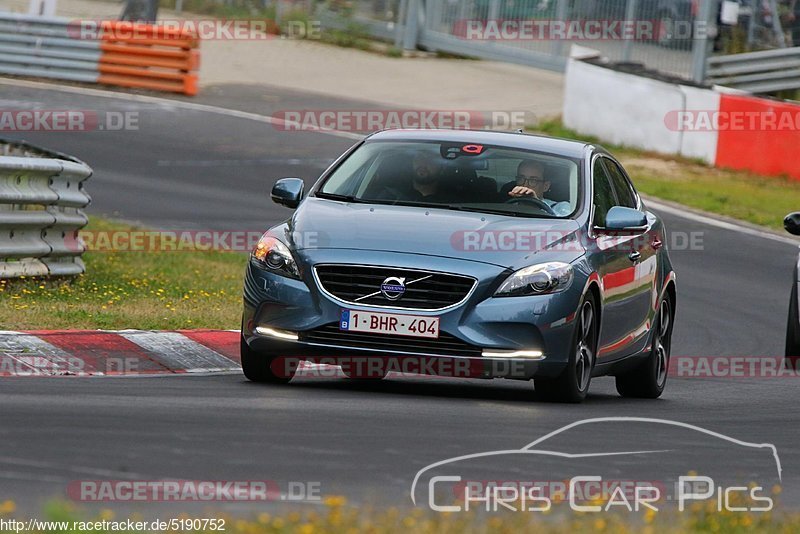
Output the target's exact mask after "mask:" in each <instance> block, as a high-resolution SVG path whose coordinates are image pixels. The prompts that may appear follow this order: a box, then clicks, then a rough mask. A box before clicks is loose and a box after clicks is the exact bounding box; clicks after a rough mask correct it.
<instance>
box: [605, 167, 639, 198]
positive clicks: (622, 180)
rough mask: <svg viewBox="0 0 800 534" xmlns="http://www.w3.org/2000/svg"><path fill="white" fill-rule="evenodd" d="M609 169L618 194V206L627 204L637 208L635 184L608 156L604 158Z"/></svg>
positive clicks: (612, 183) (613, 185)
mask: <svg viewBox="0 0 800 534" xmlns="http://www.w3.org/2000/svg"><path fill="white" fill-rule="evenodd" d="M602 160H603V161H604V162H605V164H606V169H608V175H609V177H610V178H611V185H612V187H613V188H614V192H615V193H616V194H617V200H618V202H617V206H625V207H626V208H636V195H635V194H634V192H633V186H632V185H631V183H630V182H629V181H628V178H626V177H625V173H624V172H623V171H622V169H620V168H619V165H617V164H616V163H615V162H613V161H611V160H610V159H608V158H602Z"/></svg>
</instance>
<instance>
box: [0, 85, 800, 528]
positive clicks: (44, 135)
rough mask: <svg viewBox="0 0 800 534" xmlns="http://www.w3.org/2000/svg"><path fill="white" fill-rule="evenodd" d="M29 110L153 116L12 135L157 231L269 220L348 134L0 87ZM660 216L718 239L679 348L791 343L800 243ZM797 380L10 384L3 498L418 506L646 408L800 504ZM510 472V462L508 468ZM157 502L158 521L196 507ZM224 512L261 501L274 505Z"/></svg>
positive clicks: (116, 212) (690, 299) (637, 428)
mask: <svg viewBox="0 0 800 534" xmlns="http://www.w3.org/2000/svg"><path fill="white" fill-rule="evenodd" d="M193 102H197V103H204V104H209V105H219V106H224V107H227V108H231V109H239V110H243V111H247V112H252V113H259V114H262V115H270V114H271V113H274V112H275V111H276V110H280V109H302V108H314V109H316V108H325V107H339V108H343V109H354V108H357V107H358V106H359V104H358V102H355V101H354V102H343V101H333V100H324V99H320V98H319V97H316V96H306V95H303V94H301V93H296V92H295V93H291V94H288V93H285V92H282V91H278V90H266V89H255V88H249V87H245V86H242V87H226V88H217V89H214V90H210V91H207V92H206V93H205V94H204V95H202V96H201V97H199V98H197V99H195V100H193ZM33 106H35V107H38V108H42V109H85V110H114V111H137V112H138V113H139V130H138V131H121V132H81V133H76V132H60V133H55V132H37V133H35V134H27V133H26V134H24V135H23V134H14V135H12V136H11V137H16V138H26V139H27V140H29V141H32V142H35V143H38V144H42V145H45V146H48V147H54V148H57V149H59V150H61V151H64V152H67V153H70V154H74V155H76V156H77V157H80V158H82V159H84V160H85V161H87V162H88V163H89V164H90V165H91V166H92V167H93V168H94V170H95V175H94V176H93V178H92V179H91V180H90V182H89V183H88V190H89V191H90V193H91V195H92V196H93V198H94V202H93V204H92V206H91V207H90V209H89V212H90V213H93V214H102V215H105V216H113V217H117V218H120V219H125V220H131V221H138V222H141V223H143V224H147V225H149V226H152V227H158V228H197V229H222V230H231V229H235V230H239V229H263V228H266V227H267V226H269V225H270V224H273V223H276V222H278V221H280V220H282V219H284V218H286V217H287V216H288V214H289V213H290V212H289V211H288V210H286V209H284V208H281V207H278V206H276V205H274V204H272V203H271V202H270V201H269V189H270V187H271V185H272V182H273V180H274V179H275V178H278V177H283V176H299V177H302V178H304V179H306V181H307V182H308V183H312V182H313V180H314V179H315V178H316V176H317V175H318V174H319V172H320V171H321V170H322V169H323V168H324V167H325V165H326V163H327V162H329V161H330V160H331V159H332V158H334V157H335V156H336V155H338V154H339V153H340V152H341V151H342V150H343V149H345V148H346V147H348V146H349V145H350V144H352V142H353V141H352V140H351V139H347V138H342V137H335V136H331V135H324V134H320V133H297V132H291V133H290V132H285V131H280V130H279V129H276V128H275V127H273V126H272V125H270V124H267V123H264V122H259V121H256V120H251V119H244V118H236V117H229V116H224V115H220V114H217V113H210V112H207V111H197V110H195V111H192V110H187V109H181V108H180V107H176V106H173V105H169V104H164V103H159V104H156V103H144V102H136V101H131V100H129V99H123V98H120V99H117V98H101V97H97V96H85V95H79V94H74V93H68V92H63V91H60V90H58V88H56V87H52V88H48V89H44V88H32V87H15V86H11V85H3V84H0V107H2V108H4V109H29V108H31V107H33ZM362 107H365V108H366V109H374V108H375V106H374V105H366V106H362ZM662 216H663V218H664V219H665V221H666V224H667V227H668V229H669V230H671V231H672V232H678V231H680V232H699V233H700V234H699V235H701V236H702V243H703V250H673V252H672V258H673V262H674V264H675V269H676V271H677V273H678V317H677V322H676V326H675V332H674V338H673V356H678V355H692V356H775V355H779V354H782V351H783V340H784V332H785V324H786V312H787V308H788V298H789V296H788V295H789V289H790V283H791V280H790V278H791V272H792V265H793V262H794V261H795V257H796V254H797V249H796V247H795V246H793V245H791V244H787V243H784V242H780V241H776V240H770V239H765V238H763V237H758V236H753V235H745V234H741V233H738V232H735V231H731V230H725V229H720V228H716V227H713V226H709V225H706V224H702V223H700V222H696V221H693V220H690V219H686V218H683V217H679V216H675V215H672V214H667V213H664V214H662ZM3 328H13V325H3ZM799 381H800V379H794V378H782V379H736V380H733V379H729V378H722V377H720V378H670V380H669V382H668V385H667V391H666V393H665V395H664V396H663V397H662V398H661V399H659V400H656V401H641V400H625V399H622V398H620V397H618V396H617V395H616V392H615V390H614V385H613V380H612V379H608V378H605V379H595V380H594V381H593V383H592V389H591V392H590V395H589V397H588V399H587V400H586V402H585V403H583V404H581V405H556V404H545V403H541V402H537V401H536V400H535V399H534V396H533V387H532V385H530V384H526V383H518V382H511V381H497V380H496V381H475V380H445V379H435V378H418V379H415V378H405V377H404V378H390V379H389V380H386V381H383V382H380V383H371V382H366V381H347V380H345V379H340V380H316V381H314V380H308V379H306V380H299V381H294V382H293V383H292V384H290V385H287V386H279V387H276V386H260V385H256V384H252V383H248V382H247V381H245V380H244V379H243V377H242V376H240V375H238V374H228V375H210V376H191V377H189V376H181V377H168V378H85V379H74V378H37V379H34V378H26V379H5V380H2V381H0V406H1V407H2V423H0V499H2V498H14V499H15V500H16V501H17V503H18V504H19V505H20V506H21V507H22V509H23V510H28V511H30V512H31V513H35V512H36V511H37V510H39V509H40V508H39V507H40V505H41V503H43V502H44V501H46V500H47V499H49V498H52V497H58V496H63V495H64V493H65V488H66V486H67V484H68V483H69V482H70V481H73V480H77V479H104V478H108V479H139V480H141V479H166V478H171V479H194V480H275V481H276V482H277V483H278V485H279V487H282V488H283V487H285V486H286V484H287V483H288V482H289V481H315V482H319V483H320V487H321V492H322V494H323V495H330V494H344V495H346V496H347V497H348V498H349V499H350V500H351V502H378V503H389V504H395V505H408V504H410V501H409V489H410V484H411V481H412V479H413V477H414V475H415V474H416V472H417V471H418V470H419V469H421V468H423V467H424V466H426V465H427V464H430V463H432V462H435V461H439V460H443V459H446V458H448V457H452V456H458V455H462V454H470V453H475V452H481V451H490V450H496V449H512V448H518V447H522V446H523V445H525V444H527V443H529V442H531V441H533V440H534V439H536V438H538V437H540V436H542V435H544V434H547V433H549V432H552V431H554V430H556V429H558V428H559V427H562V426H564V425H567V424H569V423H573V422H575V421H578V420H581V419H585V418H591V417H609V416H638V417H651V418H662V419H669V420H675V421H680V422H684V423H689V424H693V425H698V426H700V427H703V428H707V429H709V430H712V431H715V432H719V433H722V434H725V435H728V436H731V437H734V438H737V439H739V440H743V441H748V442H755V443H763V442H768V443H773V444H774V445H775V446H776V447H777V451H778V453H779V455H780V460H781V463H782V467H783V495H782V503H783V506H793V505H796V503H798V502H800V445H799V444H800V424H798V423H799V422H800V415H798V413H797V410H796V409H795V406H796V404H797V398H798V394H797V389H798V387H800V382H799ZM654 439H655V440H657V441H658V442H659V443H661V444H662V448H670V449H673V448H678V447H679V445H686V444H687V443H690V442H686V441H682V440H683V438H682V437H680V436H678V435H676V434H674V433H673V432H672V431H671V430H669V429H666V428H648V429H647V430H645V429H644V428H643V427H642V426H641V425H637V424H634V423H630V424H624V425H621V426H613V428H612V427H611V426H609V427H608V428H606V429H605V430H603V429H600V430H595V431H593V432H591V433H585V434H584V435H582V436H580V437H578V438H577V440H578V441H581V440H583V441H584V442H585V443H587V444H591V447H592V449H593V450H595V451H611V450H620V448H622V450H643V449H642V448H643V447H645V448H646V447H648V446H649V445H650V443H649V442H651V441H652V440H654ZM723 449H725V448H724V447H716V446H715V445H713V444H711V445H709V446H704V447H702V448H699V449H697V454H695V456H694V458H693V459H692V460H691V463H690V464H687V463H686V462H687V460H686V459H685V458H683V459H682V458H680V456H679V455H678V456H670V457H669V458H668V459H662V460H659V461H658V463H659V464H660V466H662V467H664V468H665V469H671V470H673V471H677V472H680V473H681V474H682V473H683V472H685V471H686V470H687V466H688V468H692V469H695V470H700V471H703V470H705V469H709V470H713V469H714V468H715V467H718V466H719V465H722V464H721V462H723V458H727V459H728V461H729V460H730V459H731V456H730V454H736V453H735V452H734V453H730V454H729V452H723ZM598 462H600V463H602V462H612V460H598ZM743 462H744V460H743ZM620 466H621V467H620ZM497 467H498V477H499V476H501V475H500V473H501V471H502V469H504V468H506V467H508V466H507V465H498V466H497ZM616 467H618V468H619V469H621V471H619V473H620V474H619V476H621V477H628V478H635V477H636V476H637V473H636V472H635V469H634V468H631V469H633V470H632V471H627V472H626V471H625V470H624V465H622V464H619V465H617V466H616ZM748 468H749V469H751V471H750V472H751V473H754V474H756V475H760V474H761V473H762V472H767V471H769V470H770V469H771V467H770V466H769V465H768V462H767V464H764V465H755V464H753V465H749V466H748ZM773 469H774V468H773ZM552 476H554V477H558V476H559V475H558V474H557V473H555V472H554V473H553V474H552ZM147 506H149V508H147V510H149V512H150V513H153V514H156V515H161V516H162V517H166V516H167V515H169V514H168V512H172V511H177V510H189V509H191V507H189V506H188V505H187V506H182V505H174V504H169V505H168V504H150V505H147ZM112 507H113V506H112ZM219 507H220V508H225V509H230V510H242V511H252V510H256V511H257V510H260V509H262V508H263V505H260V504H259V505H255V504H245V503H239V504H236V505H231V504H223V505H219Z"/></svg>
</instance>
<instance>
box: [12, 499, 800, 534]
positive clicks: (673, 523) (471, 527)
mask: <svg viewBox="0 0 800 534" xmlns="http://www.w3.org/2000/svg"><path fill="white" fill-rule="evenodd" d="M322 504H323V506H319V507H315V508H314V509H313V510H309V509H308V508H306V509H301V510H300V511H291V512H282V513H275V514H269V513H261V514H259V515H257V516H256V517H254V518H252V519H241V518H233V517H230V516H228V515H226V514H221V515H220V514H213V513H205V514H204V516H203V517H206V518H212V517H213V518H215V519H222V520H224V527H225V528H224V530H225V532H233V533H235V534H239V533H241V534H262V533H263V534H267V533H274V534H279V533H290V532H291V533H301V534H313V533H324V534H327V533H331V534H339V533H342V532H352V533H358V532H368V533H373V534H384V533H385V534H389V533H407V532H414V533H419V534H440V533H441V534H448V533H453V534H456V533H476V534H477V533H490V532H491V533H495V532H497V533H514V532H540V533H543V534H561V533H563V534H567V533H572V532H608V533H620V534H624V533H646V534H661V533H664V534H667V533H669V534H672V533H711V532H714V533H719V532H724V533H731V534H735V533H745V532H759V533H772V532H775V533H778V532H797V531H798V529H800V514H798V513H796V512H795V513H782V514H773V513H772V512H730V511H725V512H719V511H717V509H716V505H717V502H716V500H715V499H711V501H710V502H706V503H695V504H693V505H690V507H689V508H688V509H687V511H686V512H684V513H678V512H676V511H670V510H661V511H658V512H654V511H652V510H645V511H640V512H630V513H625V514H623V513H621V512H613V511H611V512H601V513H568V512H567V513H565V512H562V510H563V509H561V508H559V509H558V510H556V509H555V508H553V509H551V510H549V511H545V512H527V513H519V512H516V513H515V512H505V513H504V512H498V513H492V514H485V515H478V514H475V513H472V512H466V513H433V512H429V511H424V510H422V509H412V510H400V509H398V508H395V507H392V508H381V509H375V508H370V507H366V506H364V507H360V508H356V507H352V506H348V505H347V501H346V499H345V498H343V497H336V496H332V497H327V498H325V499H324V501H323V503H322ZM562 504H563V503H562ZM14 509H15V505H14V503H13V502H12V501H5V502H2V503H0V518H3V519H6V520H8V518H11V517H14ZM172 517H175V518H176V519H177V520H178V521H186V520H190V519H196V518H192V517H191V516H188V515H186V514H181V515H177V514H175V515H172ZM127 519H129V518H128V517H116V516H115V514H114V512H113V511H112V510H109V509H106V510H102V511H100V512H99V513H97V514H96V515H92V516H89V515H87V514H85V513H82V512H81V511H80V510H79V509H78V508H77V507H76V506H75V505H74V504H73V503H69V502H51V503H49V504H48V505H46V506H45V507H44V509H43V513H42V519H40V521H41V520H44V521H54V522H66V523H62V525H61V526H63V527H67V528H57V527H55V526H54V525H50V526H51V527H52V528H51V529H49V530H44V529H41V528H40V529H37V528H34V529H33V530H29V531H28V532H31V533H39V532H42V533H44V532H53V531H58V532H73V533H76V534H77V533H81V534H82V533H85V532H88V531H89V529H90V527H89V524H90V523H91V525H92V526H91V529H92V530H93V531H110V530H111V529H110V528H109V527H106V528H103V524H104V523H102V522H104V521H105V522H106V523H105V525H108V524H109V523H111V522H116V523H122V524H124V522H125V521H126V520H127ZM17 520H18V521H19V520H22V521H24V519H17ZM130 520H131V521H134V522H136V521H141V522H144V521H147V520H145V519H144V518H142V517H140V516H138V515H136V514H134V515H133V516H131V517H130ZM151 524H152V523H151V521H147V523H145V524H144V525H143V526H144V527H145V528H143V529H139V530H137V532H152V530H151V529H150V528H148V527H149V525H151ZM185 524H187V525H192V523H191V522H189V523H185ZM198 526H200V525H198ZM11 528H12V529H13V527H11ZM183 531H184V532H203V531H204V530H203V529H202V528H201V529H191V528H187V529H185V530H183ZM205 531H206V532H210V531H211V529H205Z"/></svg>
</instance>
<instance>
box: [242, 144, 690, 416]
mask: <svg viewBox="0 0 800 534" xmlns="http://www.w3.org/2000/svg"><path fill="white" fill-rule="evenodd" d="M272 199H273V200H274V201H275V202H277V203H279V204H281V205H284V206H287V207H289V208H293V209H295V211H294V213H293V214H292V216H291V218H290V219H289V220H288V221H286V222H284V223H282V224H280V225H278V226H276V227H274V228H272V229H270V230H269V231H267V232H266V233H265V234H264V235H263V237H262V238H261V240H260V241H259V243H258V245H257V246H256V248H255V249H254V251H253V253H252V254H251V256H250V260H249V262H248V265H247V270H246V274H245V283H244V313H243V319H242V340H241V359H242V368H243V371H244V374H245V376H246V377H247V378H248V379H250V380H253V381H258V382H288V381H289V380H291V378H292V377H293V376H294V375H295V373H296V372H297V370H298V368H301V363H300V362H302V361H310V362H316V363H322V364H332V365H339V366H340V367H341V369H342V371H343V372H344V374H345V375H346V376H349V377H359V378H382V377H384V376H385V375H386V374H387V373H388V372H391V371H400V372H409V373H415V374H423V375H425V374H432V375H444V376H457V377H469V378H509V379H520V380H530V379H533V381H534V386H535V390H536V393H537V396H538V397H540V398H542V399H546V400H553V401H562V402H580V401H582V400H583V399H584V398H585V397H586V393H587V391H588V389H589V383H590V381H591V378H592V377H596V376H602V375H613V376H615V377H616V385H617V390H618V391H619V393H620V394H621V395H623V396H626V397H641V398H656V397H659V396H660V395H661V393H662V392H663V390H664V386H665V384H666V379H667V371H668V367H669V357H670V345H671V337H672V325H673V323H674V316H675V303H676V289H675V287H676V286H675V273H674V271H673V268H672V264H671V263H670V259H669V255H668V253H667V246H666V243H667V237H666V231H665V228H664V225H663V223H662V222H661V220H660V219H659V218H658V217H657V216H656V215H654V214H653V213H651V212H649V211H647V209H646V208H645V206H644V204H643V203H642V200H641V198H640V197H639V195H638V193H637V192H636V190H635V189H634V187H633V185H632V184H631V181H630V179H629V178H628V175H627V173H626V172H625V170H624V169H623V168H622V166H621V165H620V164H619V162H617V160H616V159H614V157H613V156H611V155H610V154H609V153H608V152H607V151H605V150H604V149H603V148H601V147H599V146H597V145H593V144H587V143H584V142H579V141H572V140H564V139H555V138H550V137H540V136H533V135H525V134H522V133H506V132H492V131H468V130H386V131H382V132H378V133H375V134H373V135H370V136H369V137H367V138H366V139H364V140H363V141H362V142H359V143H358V144H356V145H355V146H353V147H352V148H351V149H349V150H348V151H347V152H345V153H344V154H343V155H342V156H341V157H340V158H339V159H337V160H336V161H335V162H334V163H333V164H332V165H331V166H330V168H328V169H327V170H326V171H325V172H324V173H323V174H322V176H321V177H320V179H319V180H318V181H317V182H316V184H314V186H312V187H311V189H310V191H308V194H305V195H304V185H303V181H302V180H300V179H298V178H284V179H282V180H278V181H277V182H276V184H275V186H274V188H273V190H272Z"/></svg>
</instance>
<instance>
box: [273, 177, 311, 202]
mask: <svg viewBox="0 0 800 534" xmlns="http://www.w3.org/2000/svg"><path fill="white" fill-rule="evenodd" d="M304 187H305V184H304V183H303V180H301V179H300V178H281V179H280V180H278V181H277V182H275V185H273V186H272V195H271V196H272V201H273V202H275V203H276V204H280V205H281V206H286V207H287V208H292V209H294V208H296V207H297V205H298V204H300V200H302V198H303V188H304Z"/></svg>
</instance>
